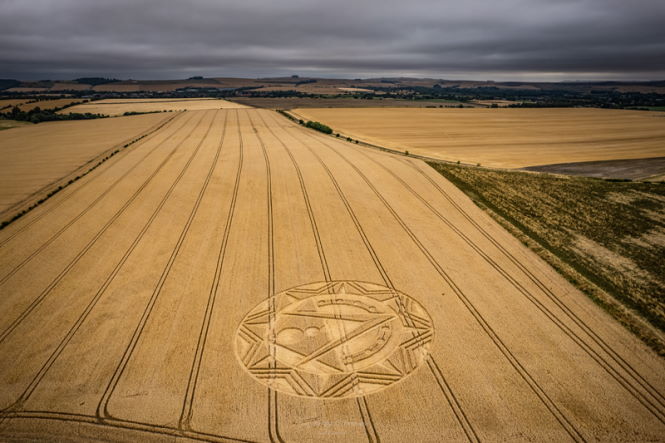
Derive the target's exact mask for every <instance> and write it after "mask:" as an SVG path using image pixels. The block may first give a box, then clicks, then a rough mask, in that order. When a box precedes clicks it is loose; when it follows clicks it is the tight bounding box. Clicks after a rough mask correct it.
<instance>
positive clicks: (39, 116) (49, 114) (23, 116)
mask: <svg viewBox="0 0 665 443" xmlns="http://www.w3.org/2000/svg"><path fill="white" fill-rule="evenodd" d="M69 106H72V104H69V105H66V106H61V107H59V108H51V109H41V108H40V107H39V106H37V107H35V108H33V109H31V110H29V111H21V110H20V109H19V108H18V106H14V107H13V108H12V110H11V111H7V112H4V113H0V119H7V120H18V121H24V122H30V123H41V122H52V121H62V120H91V119H95V118H106V117H108V115H104V114H91V113H89V112H86V113H85V114H80V113H74V112H71V113H68V114H58V111H61V110H63V109H65V108H68V107H69Z"/></svg>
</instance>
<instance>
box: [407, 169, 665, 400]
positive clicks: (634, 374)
mask: <svg viewBox="0 0 665 443" xmlns="http://www.w3.org/2000/svg"><path fill="white" fill-rule="evenodd" d="M406 164H408V165H409V166H410V167H411V168H413V169H415V170H416V171H417V172H418V173H420V174H421V175H423V176H424V177H425V178H426V179H427V180H428V181H429V182H430V183H431V184H432V186H434V187H435V188H436V189H437V190H438V191H439V192H440V193H441V194H442V195H443V196H444V198H445V199H446V200H447V201H449V202H450V203H451V204H452V205H453V207H454V208H455V209H457V211H459V212H460V213H461V214H462V216H463V217H464V218H465V219H467V220H469V221H470V222H471V224H472V225H473V226H474V227H475V228H476V230H478V231H479V232H480V233H481V234H482V235H483V236H484V237H485V238H487V239H488V240H489V241H490V242H491V243H492V244H493V245H494V246H495V247H496V248H497V249H498V250H499V251H500V252H501V253H502V254H503V255H504V256H505V257H506V258H508V259H509V260H510V261H511V262H512V263H513V264H515V266H516V267H517V268H518V269H519V270H520V271H522V273H524V275H525V276H526V277H527V278H528V279H529V280H531V281H532V282H533V283H534V284H535V285H536V287H538V289H540V290H541V291H542V292H543V293H544V294H545V295H546V296H547V297H548V298H549V299H550V300H552V302H554V304H555V305H556V306H557V307H559V309H561V310H562V311H563V313H564V314H565V315H566V316H567V317H568V318H570V319H571V320H572V321H573V323H574V324H575V325H577V326H578V327H579V328H580V329H581V330H582V331H584V332H585V333H586V334H587V335H588V336H589V337H590V338H591V340H593V342H595V343H596V344H597V345H598V346H599V347H600V348H601V349H602V350H603V351H604V352H605V353H606V354H608V355H609V357H610V358H611V359H612V360H614V361H615V363H617V364H618V365H619V366H620V367H621V368H622V369H623V370H624V371H625V372H626V373H628V375H630V377H631V378H633V379H634V380H635V381H636V382H637V383H638V384H639V385H640V386H641V387H642V388H643V389H644V390H645V391H646V392H647V393H649V394H650V395H651V396H653V397H654V399H655V400H656V401H657V402H658V403H659V404H660V405H661V407H662V406H663V404H664V401H663V400H665V397H664V396H663V394H662V393H660V392H659V391H658V390H657V389H656V388H655V387H654V386H653V385H652V384H651V383H649V381H648V380H646V379H645V378H644V377H643V376H642V375H641V374H640V373H639V372H638V371H637V370H636V369H635V368H634V367H633V366H632V365H631V364H630V363H628V362H627V361H626V360H625V359H624V358H623V357H622V356H621V355H620V354H619V353H618V352H617V351H615V350H614V349H612V347H611V346H610V345H608V344H607V342H605V340H604V339H603V338H602V337H601V336H600V335H598V334H597V333H596V332H595V331H594V330H593V328H591V327H590V326H589V325H587V324H586V322H585V321H584V320H583V319H581V318H580V317H579V316H578V315H577V314H576V313H575V312H574V311H573V310H572V308H570V307H568V305H567V304H566V303H565V302H564V301H563V300H561V299H560V298H559V297H558V296H557V295H556V294H555V293H554V292H553V291H551V290H550V289H549V288H548V287H547V285H546V284H545V283H543V282H542V281H541V280H540V279H539V278H538V277H537V276H536V275H535V274H534V273H532V272H531V271H530V270H529V269H528V268H527V267H526V266H524V265H523V264H522V262H521V261H519V260H518V259H517V258H516V257H515V256H514V255H513V254H512V253H510V251H508V250H507V249H505V248H504V247H503V245H501V243H500V242H498V241H497V240H496V239H494V238H493V237H492V236H491V235H490V234H489V233H488V232H487V231H486V230H485V229H484V228H483V227H482V226H481V225H480V224H478V223H477V222H476V221H475V220H473V218H472V217H471V216H470V215H469V214H468V213H467V212H466V211H464V209H463V208H461V207H460V206H459V205H458V204H457V203H456V202H455V201H454V200H453V199H452V197H450V196H449V194H448V193H447V192H446V191H445V190H443V189H442V188H441V187H440V186H439V185H438V184H437V183H436V182H435V181H434V180H433V179H431V177H428V176H427V175H426V174H425V172H424V171H422V170H421V169H420V168H418V167H417V166H416V165H414V164H411V162H410V161H408V162H407V163H406ZM436 212H438V211H436ZM557 275H558V273H557ZM545 309H547V308H545ZM552 315H554V314H552ZM575 335H576V334H575ZM580 340H582V339H581V338H580ZM587 346H588V345H587ZM594 352H595V351H594ZM598 357H599V358H601V360H603V361H604V362H605V360H604V359H602V357H601V356H598ZM605 363H606V364H607V365H609V363H607V362H605ZM599 364H600V363H599ZM615 370H616V369H615Z"/></svg>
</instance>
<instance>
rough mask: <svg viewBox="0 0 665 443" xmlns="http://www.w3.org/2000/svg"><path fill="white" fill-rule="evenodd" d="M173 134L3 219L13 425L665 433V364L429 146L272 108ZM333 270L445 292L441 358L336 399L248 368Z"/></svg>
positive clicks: (236, 431) (352, 435)
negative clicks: (366, 148) (260, 317)
mask: <svg viewBox="0 0 665 443" xmlns="http://www.w3.org/2000/svg"><path fill="white" fill-rule="evenodd" d="M180 125H182V126H180ZM163 131H164V133H163V136H160V135H159V134H158V135H156V136H155V138H154V139H153V140H151V141H148V142H146V143H145V144H144V145H143V146H142V147H141V148H140V149H137V150H136V151H135V152H132V153H131V155H127V156H125V157H123V158H122V159H120V160H118V161H117V162H115V163H113V164H111V165H110V166H109V167H108V168H107V169H103V170H102V171H100V172H98V174H99V175H102V174H108V175H109V178H108V179H105V180H97V179H96V180H94V181H93V180H90V181H89V182H84V183H80V184H77V185H76V186H81V187H82V188H81V189H82V190H81V191H80V192H81V194H86V195H88V198H87V199H85V198H82V199H76V201H69V202H67V203H66V204H62V205H60V206H58V207H57V208H55V209H54V210H52V211H49V213H48V215H47V216H43V217H41V218H40V219H39V220H38V221H36V222H32V220H31V219H30V217H32V215H31V216H29V217H27V219H26V220H21V222H20V223H18V224H17V225H16V226H12V227H11V229H9V230H7V232H3V236H2V238H0V241H4V243H3V245H2V249H0V254H1V257H0V259H1V260H2V261H0V263H1V266H2V271H3V272H2V275H6V276H7V277H6V278H5V279H3V280H2V283H0V284H1V285H2V286H0V290H2V292H3V294H7V296H6V297H4V298H3V300H2V303H3V306H2V307H3V308H4V312H6V313H7V314H6V315H4V316H3V319H2V325H1V327H2V335H0V352H2V353H3V355H5V356H6V357H7V358H6V359H4V362H8V361H11V362H12V363H11V365H10V364H8V363H3V364H1V365H0V377H1V378H0V382H1V383H2V384H3V386H7V387H8V389H5V390H3V395H2V397H0V402H1V404H0V407H2V408H3V409H4V412H3V424H2V427H1V428H0V435H2V434H1V433H3V432H4V433H6V435H12V433H20V432H21V431H22V430H24V429H25V426H27V424H26V423H29V424H32V425H34V424H35V423H45V424H44V426H47V424H48V426H51V428H49V429H50V430H51V431H54V430H57V431H59V432H65V431H66V426H67V423H69V422H78V423H91V424H96V427H95V428H94V429H96V431H94V432H99V433H108V432H119V429H120V428H122V429H133V430H140V431H145V432H151V433H154V434H157V435H182V436H187V437H190V438H193V439H203V440H206V439H209V440H223V439H239V440H252V441H255V440H267V439H270V440H273V441H280V440H286V441H289V440H295V439H299V440H302V439H319V438H324V437H325V438H326V439H329V440H330V439H332V440H334V439H340V440H346V441H348V440H368V439H369V440H370V441H378V439H379V438H380V439H382V440H384V441H391V440H400V439H403V438H404V435H411V436H415V437H416V438H417V437H418V436H420V437H421V439H426V438H432V437H433V436H437V437H439V438H446V439H456V440H460V439H468V440H471V441H476V440H482V439H488V438H496V437H497V436H499V437H504V438H529V437H530V438H556V439H562V438H564V437H568V438H570V439H573V440H578V441H581V440H585V439H594V438H607V437H608V436H610V435H612V436H619V438H621V437H622V436H623V438H626V439H628V438H633V437H634V435H636V434H635V433H637V435H640V436H642V437H643V438H651V437H654V436H657V435H658V434H659V433H662V431H663V417H664V412H663V411H664V410H665V407H664V404H665V403H664V400H663V396H662V394H661V393H660V392H661V391H662V386H663V378H662V377H663V376H662V374H663V371H662V363H661V361H660V360H658V359H657V358H655V357H654V356H653V355H652V354H651V353H650V352H649V351H648V350H646V349H644V348H643V347H642V346H641V344H639V343H637V342H636V341H635V340H634V339H633V338H632V337H631V336H630V335H628V334H627V333H626V332H625V331H623V330H621V328H620V327H617V326H616V325H615V324H614V323H612V322H611V320H609V319H608V318H607V317H605V316H604V314H603V313H602V312H601V311H599V310H598V309H597V308H596V307H595V306H594V305H592V304H590V303H589V302H588V301H587V300H586V299H585V298H584V296H582V295H581V294H579V293H577V292H576V291H575V290H574V289H572V288H571V287H570V286H569V285H568V284H567V283H566V282H565V281H562V279H561V278H560V277H558V276H557V275H556V274H555V273H554V272H553V271H552V270H551V269H549V268H547V267H546V266H545V265H544V264H543V263H542V262H539V261H538V260H537V259H536V258H535V257H534V256H533V255H531V254H530V253H529V252H528V251H526V250H525V249H524V248H523V247H521V246H520V245H519V244H518V242H517V241H516V240H514V239H512V238H511V237H509V236H508V235H507V234H506V233H505V232H504V231H502V230H501V229H500V228H498V227H497V226H496V224H494V223H493V222H491V221H490V220H489V219H488V218H487V217H486V216H485V215H484V214H482V213H481V212H480V211H478V210H477V209H476V208H475V207H473V206H472V205H471V203H470V202H469V201H468V200H467V199H466V198H465V197H463V196H462V195H461V194H460V193H459V191H458V190H456V189H455V188H453V187H452V186H451V185H450V184H449V183H447V182H445V180H443V179H441V178H440V177H438V176H436V175H435V174H433V173H431V172H429V171H426V169H425V168H426V167H425V166H424V165H423V164H421V163H412V162H410V161H408V160H404V159H398V158H396V157H392V156H390V155H385V154H380V153H374V152H363V151H361V150H359V149H358V148H355V147H351V146H350V145H348V144H344V143H341V142H337V141H335V140H332V139H330V138H325V137H323V136H320V135H318V134H315V133H312V132H308V131H305V130H303V129H301V128H298V127H297V126H295V125H293V124H291V123H290V122H287V121H285V120H282V119H281V118H280V117H279V116H277V115H276V114H274V113H271V112H269V111H263V110H224V111H198V112H187V113H185V115H183V116H180V117H179V119H178V120H177V121H176V122H174V123H173V124H172V125H171V126H169V127H167V128H164V129H163ZM168 131H173V132H172V133H169V132H168ZM166 134H170V135H166ZM146 152H147V153H146ZM141 155H143V156H144V157H139V156H141ZM138 158H142V160H141V162H137V159H138ZM138 163H140V166H138V167H136V165H137V164H138ZM122 173H126V175H123V174H122ZM111 177H116V178H119V180H118V181H112V180H111ZM86 188H89V191H88V192H86ZM107 191H108V192H107ZM74 192H79V191H78V190H77V189H75V190H74ZM95 195H103V197H102V199H101V200H99V201H98V200H95ZM65 197H66V196H65ZM49 204H53V205H57V204H58V198H55V199H54V201H53V202H51V203H49ZM48 209H49V207H48V206H47V207H45V208H44V210H45V211H46V210H48ZM81 214H82V215H81ZM37 215H39V214H36V215H35V216H37ZM71 221H73V223H71V224H70V222H71ZM21 223H26V224H28V223H31V226H30V227H29V228H28V229H24V230H22V231H20V232H19V233H18V234H16V235H15V234H14V232H15V231H14V230H17V231H18V230H21ZM63 228H64V229H63ZM32 233H35V236H34V238H31V237H32V236H31V235H29V234H32ZM6 239H8V240H7V241H5V240H6ZM19 251H23V252H22V253H20V254H19V253H18V252H19ZM15 254H16V257H15ZM14 269H16V271H14ZM334 280H356V281H372V282H375V283H380V284H382V285H385V286H388V287H391V288H396V289H399V290H401V291H403V292H405V293H407V294H409V295H411V296H412V297H414V298H416V299H417V300H418V301H419V302H420V303H421V304H422V305H423V306H425V307H426V309H427V310H428V311H429V312H430V314H431V316H432V318H433V320H434V327H435V331H436V339H435V341H434V343H433V346H432V349H431V350H432V354H431V356H430V357H429V358H428V360H427V368H421V369H420V370H419V371H418V372H417V373H416V374H415V375H413V376H411V377H409V378H407V379H405V380H404V381H403V382H401V383H399V384H398V385H395V386H392V387H390V388H388V389H385V390H382V391H380V392H378V393H377V394H374V395H371V396H368V397H359V398H358V399H351V400H335V401H322V400H306V399H305V400H303V399H300V398H297V397H291V396H288V395H283V394H277V393H276V392H274V391H272V390H270V389H266V388H265V387H264V386H262V385H260V384H258V383H256V382H255V381H254V380H252V379H251V378H250V377H249V376H248V375H247V374H246V373H245V372H243V370H242V369H241V366H240V365H239V363H238V362H237V361H236V360H235V357H234V355H233V349H232V348H233V346H232V336H233V334H234V332H235V331H234V330H235V328H236V326H237V325H238V324H239V323H240V321H241V319H242V317H243V316H244V314H245V313H247V312H248V311H249V310H250V309H251V308H252V307H254V306H255V305H257V304H258V303H259V302H260V301H262V300H266V299H268V300H270V298H271V297H273V296H274V295H275V294H276V293H277V292H280V291H282V290H285V289H287V288H290V287H294V286H297V285H300V284H303V283H309V282H313V281H334ZM425 399H426V400H425ZM427 404H429V405H430V406H429V407H427V406H425V405H427ZM444 405H445V407H444ZM28 419H32V420H28ZM607 423H612V427H611V428H609V427H608V426H607ZM397 424H399V425H397ZM22 426H24V427H22ZM515 429H517V430H518V434H515V433H514V432H515V431H514V430H515Z"/></svg>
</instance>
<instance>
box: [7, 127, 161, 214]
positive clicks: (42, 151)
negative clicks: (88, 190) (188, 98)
mask: <svg viewBox="0 0 665 443" xmlns="http://www.w3.org/2000/svg"><path fill="white" fill-rule="evenodd" d="M171 116H172V114H149V115H137V116H132V117H118V118H108V119H97V120H72V121H63V122H48V123H40V124H38V125H29V126H25V127H20V128H13V129H11V130H7V131H2V132H0V165H2V166H0V220H2V221H4V220H5V219H6V218H8V216H10V215H12V213H13V212H16V210H18V209H20V208H21V207H23V206H24V203H27V202H28V201H32V200H35V199H39V198H41V197H43V196H44V195H43V194H46V193H47V192H49V190H50V189H51V188H52V185H53V184H56V183H58V182H59V181H61V180H62V179H65V178H67V179H69V178H68V177H69V176H70V175H72V173H75V172H76V171H79V170H86V169H87V168H86V167H89V166H92V163H93V160H94V159H95V158H97V157H98V156H99V155H100V154H102V153H105V152H106V151H108V150H111V149H112V148H113V149H115V148H117V147H119V146H120V145H123V144H125V143H127V142H128V141H130V140H132V139H134V138H136V137H138V136H139V135H141V134H143V133H145V132H147V131H149V130H150V129H151V128H153V127H155V126H157V125H158V124H159V123H160V122H162V121H163V120H165V119H167V118H170V117H171ZM78 173H80V172H78ZM74 175H76V174H74Z"/></svg>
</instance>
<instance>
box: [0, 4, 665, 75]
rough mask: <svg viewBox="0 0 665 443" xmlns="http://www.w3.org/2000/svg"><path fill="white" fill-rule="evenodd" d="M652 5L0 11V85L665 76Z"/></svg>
mask: <svg viewBox="0 0 665 443" xmlns="http://www.w3.org/2000/svg"><path fill="white" fill-rule="evenodd" d="M664 19H665V2H664V1H662V0H632V1H626V0H501V1H496V0H464V1H459V0H456V1H454V2H453V1H447V0H446V1H433V0H411V1H403V0H401V1H393V0H365V1H361V0H355V1H348V0H337V1H326V2H321V1H315V0H276V1H275V0H273V1H264V0H243V1H226V0H196V1H194V0H188V1H184V0H183V1H166V0H106V1H96V0H30V1H26V0H0V77H4V78H10V77H18V78H22V79H38V78H72V77H76V76H83V75H105V76H116V77H123V78H127V77H132V78H182V77H185V76H190V75H217V76H243V75H245V76H262V75H279V74H286V73H299V74H304V75H308V74H309V75H324V76H347V77H348V76H353V77H356V76H380V75H390V76H393V75H413V76H436V77H443V78H451V77H456V78H459V77H466V78H482V79H489V78H495V79H507V78H515V79H525V78H529V79H547V80H558V79H575V78H579V79H584V78H626V79H655V78H663V77H665V26H663V21H664Z"/></svg>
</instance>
